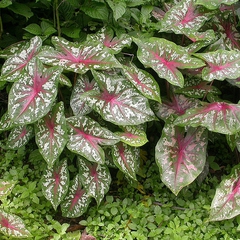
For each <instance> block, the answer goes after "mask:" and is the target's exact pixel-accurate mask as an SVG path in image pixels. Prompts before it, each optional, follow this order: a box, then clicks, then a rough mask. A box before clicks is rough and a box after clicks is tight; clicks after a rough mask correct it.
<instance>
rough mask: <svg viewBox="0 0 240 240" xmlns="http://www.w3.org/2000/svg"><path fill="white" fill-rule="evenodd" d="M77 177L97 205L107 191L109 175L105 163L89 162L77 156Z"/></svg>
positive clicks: (109, 180) (109, 181)
mask: <svg viewBox="0 0 240 240" xmlns="http://www.w3.org/2000/svg"><path fill="white" fill-rule="evenodd" d="M78 166H79V177H80V179H81V182H82V184H83V186H84V189H86V191H87V193H88V195H89V196H90V197H93V198H95V200H96V202H97V204H98V205H99V204H100V203H101V201H102V199H103V198H104V195H105V194H106V193H107V192H108V190H109V187H110V183H111V175H110V172H109V169H108V167H107V166H106V165H103V164H97V163H91V162H89V161H87V160H86V159H84V158H82V157H79V158H78Z"/></svg>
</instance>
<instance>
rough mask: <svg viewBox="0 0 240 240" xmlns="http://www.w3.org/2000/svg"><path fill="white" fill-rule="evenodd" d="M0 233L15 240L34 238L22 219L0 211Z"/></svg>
mask: <svg viewBox="0 0 240 240" xmlns="http://www.w3.org/2000/svg"><path fill="white" fill-rule="evenodd" d="M0 232H2V233H3V234H4V235H6V236H8V237H13V238H25V239H26V238H29V237H31V236H32V235H31V233H30V232H29V231H28V230H27V229H26V227H25V224H24V222H23V220H22V219H21V218H20V217H18V216H16V215H14V214H10V213H6V212H5V211H3V210H0Z"/></svg>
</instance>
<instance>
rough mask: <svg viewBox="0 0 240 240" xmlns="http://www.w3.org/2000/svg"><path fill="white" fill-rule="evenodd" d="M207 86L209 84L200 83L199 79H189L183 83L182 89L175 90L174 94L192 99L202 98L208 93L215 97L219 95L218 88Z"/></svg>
mask: <svg viewBox="0 0 240 240" xmlns="http://www.w3.org/2000/svg"><path fill="white" fill-rule="evenodd" d="M208 84H209V82H206V81H202V80H201V79H199V78H191V79H188V80H187V81H186V82H185V84H184V87H183V88H178V89H176V90H175V93H182V94H184V95H186V96H188V97H192V98H203V97H204V96H206V95H207V94H208V93H212V94H215V95H220V94H221V92H220V90H219V89H218V88H216V87H214V86H212V85H208Z"/></svg>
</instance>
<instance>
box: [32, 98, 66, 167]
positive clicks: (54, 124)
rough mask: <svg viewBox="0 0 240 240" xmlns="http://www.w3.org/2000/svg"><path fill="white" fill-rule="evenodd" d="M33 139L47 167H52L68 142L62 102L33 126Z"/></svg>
mask: <svg viewBox="0 0 240 240" xmlns="http://www.w3.org/2000/svg"><path fill="white" fill-rule="evenodd" d="M35 138H36V143H37V145H38V148H39V152H40V153H41V154H42V156H43V158H44V159H45V161H46V162H47V164H48V167H52V166H53V164H54V162H55V161H56V160H57V159H58V157H59V156H60V154H61V152H62V151H63V149H64V147H65V145H66V143H67V140H68V135H67V125H66V120H65V116H64V105H63V102H60V103H58V104H56V105H55V106H54V107H53V109H52V111H51V112H49V113H48V114H47V115H46V116H44V117H43V118H42V119H40V120H39V121H38V122H37V123H36V124H35Z"/></svg>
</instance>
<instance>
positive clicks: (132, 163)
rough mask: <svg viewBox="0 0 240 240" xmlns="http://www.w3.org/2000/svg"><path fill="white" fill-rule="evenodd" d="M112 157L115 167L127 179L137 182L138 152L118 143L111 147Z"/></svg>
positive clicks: (133, 148)
mask: <svg viewBox="0 0 240 240" xmlns="http://www.w3.org/2000/svg"><path fill="white" fill-rule="evenodd" d="M112 157H113V161H114V163H115V165H116V166H117V167H118V168H119V169H120V170H121V171H122V172H123V173H124V174H126V175H127V176H128V177H130V178H131V179H133V180H137V177H136V173H137V171H138V168H139V158H140V150H139V148H136V147H131V146H129V145H127V144H125V143H122V142H119V143H117V144H115V145H114V146H113V147H112Z"/></svg>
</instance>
